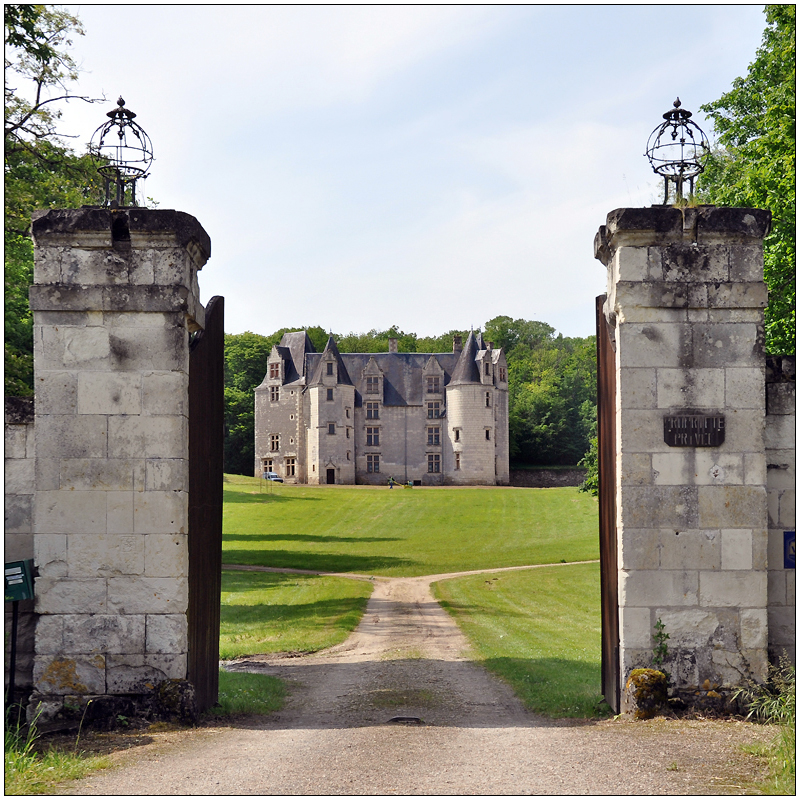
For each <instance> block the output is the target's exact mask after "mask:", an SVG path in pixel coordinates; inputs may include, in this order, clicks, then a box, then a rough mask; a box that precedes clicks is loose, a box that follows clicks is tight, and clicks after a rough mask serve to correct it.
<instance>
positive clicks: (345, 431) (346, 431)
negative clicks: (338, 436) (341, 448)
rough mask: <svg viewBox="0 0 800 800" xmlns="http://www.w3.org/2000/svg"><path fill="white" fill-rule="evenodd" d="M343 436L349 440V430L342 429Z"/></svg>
mask: <svg viewBox="0 0 800 800" xmlns="http://www.w3.org/2000/svg"><path fill="white" fill-rule="evenodd" d="M344 435H345V436H346V437H347V438H348V439H349V438H350V428H345V429H344Z"/></svg>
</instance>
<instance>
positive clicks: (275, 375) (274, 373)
mask: <svg viewBox="0 0 800 800" xmlns="http://www.w3.org/2000/svg"><path fill="white" fill-rule="evenodd" d="M280 377H281V365H280V364H270V365H269V379H270V380H271V381H274V380H278V379H279V378H280Z"/></svg>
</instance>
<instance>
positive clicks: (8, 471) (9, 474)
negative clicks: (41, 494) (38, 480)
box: [4, 458, 34, 494]
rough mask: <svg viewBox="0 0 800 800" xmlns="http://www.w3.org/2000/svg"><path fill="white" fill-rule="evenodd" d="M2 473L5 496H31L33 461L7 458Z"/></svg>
mask: <svg viewBox="0 0 800 800" xmlns="http://www.w3.org/2000/svg"><path fill="white" fill-rule="evenodd" d="M4 473H5V492H6V494H33V489H34V485H33V479H34V462H33V459H30V458H19V459H16V458H7V459H5V469H4Z"/></svg>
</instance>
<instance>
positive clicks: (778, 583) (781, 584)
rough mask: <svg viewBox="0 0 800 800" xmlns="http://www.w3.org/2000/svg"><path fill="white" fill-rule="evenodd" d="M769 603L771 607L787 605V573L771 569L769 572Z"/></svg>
mask: <svg viewBox="0 0 800 800" xmlns="http://www.w3.org/2000/svg"><path fill="white" fill-rule="evenodd" d="M767 602H768V603H769V605H770V606H785V605H786V573H785V571H784V570H777V569H771V570H769V572H767Z"/></svg>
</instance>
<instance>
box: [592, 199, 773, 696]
mask: <svg viewBox="0 0 800 800" xmlns="http://www.w3.org/2000/svg"><path fill="white" fill-rule="evenodd" d="M768 229H769V213H768V212H765V211H759V210H755V209H729V208H713V207H700V208H691V209H684V210H680V209H675V208H668V207H653V208H648V209H619V210H617V211H614V212H611V214H609V215H608V219H607V222H606V225H605V226H603V227H602V228H601V229H600V232H599V234H598V236H597V238H596V240H595V252H596V255H597V257H598V258H600V259H601V260H602V261H603V263H604V264H606V266H607V268H608V296H607V301H606V308H605V311H606V317H607V320H608V321H609V323H610V325H612V326H613V329H614V344H615V349H616V371H617V387H616V391H617V408H616V430H617V432H618V433H617V442H616V452H617V465H616V470H617V478H616V480H617V486H616V496H617V544H618V556H617V557H618V567H619V575H618V592H619V615H620V619H619V621H620V665H621V675H620V681H621V689H622V688H624V682H625V680H626V677H627V675H628V674H629V673H630V671H631V670H632V669H634V668H636V667H646V666H650V664H651V662H652V652H653V639H652V634H653V630H654V625H655V623H656V621H657V620H658V619H661V620H662V622H663V623H664V625H665V626H666V632H667V633H668V634H669V637H670V638H669V657H668V661H667V663H666V664H665V666H666V668H667V669H668V671H669V672H670V674H671V676H672V681H673V684H674V686H675V687H677V688H679V689H681V688H697V687H698V686H699V685H700V684H702V683H703V682H704V681H705V680H709V681H710V682H711V683H714V684H719V685H722V686H732V685H741V684H742V682H743V681H744V680H746V679H755V680H763V679H764V678H765V677H766V670H767V642H768V614H767V577H768V570H767V552H768V548H767V544H768V533H767V518H768V517H767V489H766V484H767V460H766V457H765V439H764V436H765V406H764V351H763V308H764V306H765V305H766V302H767V292H766V287H765V285H764V282H763V255H762V239H763V236H764V235H765V234H766V232H767V231H768ZM665 417H668V418H670V419H672V420H678V421H679V422H680V423H681V424H684V423H685V424H689V422H687V420H691V419H696V420H706V419H708V420H711V419H714V420H720V419H721V420H722V422H714V423H712V422H705V421H704V422H702V424H703V425H709V426H710V425H712V424H713V425H717V426H718V427H723V426H724V441H723V442H720V441H719V440H718V438H717V439H715V441H714V443H712V446H694V445H693V446H678V445H680V444H687V443H688V442H689V441H690V440H689V439H685V438H684V439H675V440H674V441H673V444H675V445H676V446H671V445H670V444H668V443H667V434H666V432H665ZM676 424H677V423H676ZM692 424H694V423H692ZM698 424H700V423H698ZM709 430H710V428H709ZM694 442H695V443H696V444H709V442H710V437H709V438H707V439H705V440H703V441H702V442H701V441H700V440H698V439H694ZM776 584H777V581H776ZM621 695H624V692H622V691H621Z"/></svg>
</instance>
